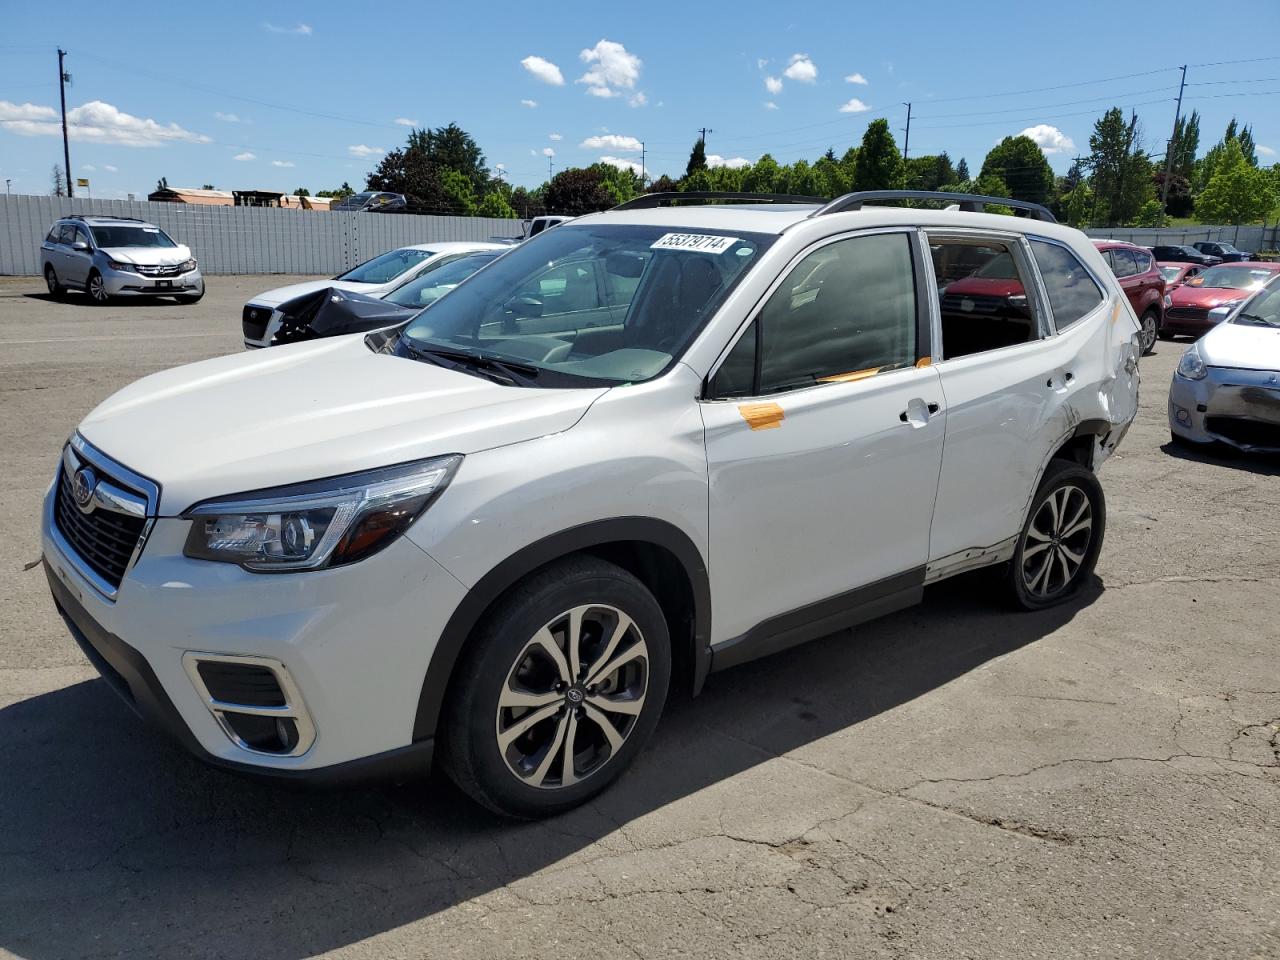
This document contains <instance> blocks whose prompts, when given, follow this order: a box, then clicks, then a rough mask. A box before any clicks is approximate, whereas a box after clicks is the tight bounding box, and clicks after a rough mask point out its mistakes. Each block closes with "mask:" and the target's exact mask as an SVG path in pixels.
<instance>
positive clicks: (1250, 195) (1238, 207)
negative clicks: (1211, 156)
mask: <svg viewBox="0 0 1280 960" xmlns="http://www.w3.org/2000/svg"><path fill="white" fill-rule="evenodd" d="M1275 205H1276V193H1275V186H1274V183H1273V178H1272V177H1271V176H1270V175H1269V174H1268V172H1267V171H1265V170H1259V169H1257V168H1256V167H1252V166H1250V165H1249V161H1248V160H1246V159H1245V156H1244V152H1243V151H1242V150H1241V149H1240V143H1239V140H1238V139H1231V140H1228V141H1227V142H1226V144H1225V146H1224V147H1223V152H1222V157H1221V158H1220V159H1219V161H1218V163H1217V164H1216V168H1215V170H1214V174H1213V178H1212V179H1211V180H1210V181H1209V182H1208V184H1207V185H1206V186H1205V188H1204V190H1203V191H1202V192H1201V194H1200V196H1199V197H1197V198H1196V212H1197V214H1198V215H1199V217H1200V219H1201V220H1202V221H1204V222H1207V223H1232V224H1241V223H1252V222H1253V221H1255V220H1261V219H1262V218H1263V217H1265V216H1267V215H1269V214H1270V213H1271V211H1272V209H1273V208H1274V207H1275Z"/></svg>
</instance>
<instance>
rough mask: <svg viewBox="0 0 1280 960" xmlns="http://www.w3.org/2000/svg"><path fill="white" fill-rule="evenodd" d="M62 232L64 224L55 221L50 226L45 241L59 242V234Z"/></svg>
mask: <svg viewBox="0 0 1280 960" xmlns="http://www.w3.org/2000/svg"><path fill="white" fill-rule="evenodd" d="M60 233H62V224H60V223H55V224H54V225H53V226H52V227H50V228H49V235H48V236H47V237H45V238H44V242H45V243H57V242H58V235H59V234H60Z"/></svg>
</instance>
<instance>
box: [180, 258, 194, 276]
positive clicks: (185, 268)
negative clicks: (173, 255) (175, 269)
mask: <svg viewBox="0 0 1280 960" xmlns="http://www.w3.org/2000/svg"><path fill="white" fill-rule="evenodd" d="M195 268H196V258H195V257H192V258H191V259H190V260H188V261H186V262H185V263H183V265H182V272H183V273H190V272H191V271H192V270H194V269H195Z"/></svg>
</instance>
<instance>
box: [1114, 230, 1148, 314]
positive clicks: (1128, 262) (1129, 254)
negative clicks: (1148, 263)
mask: <svg viewBox="0 0 1280 960" xmlns="http://www.w3.org/2000/svg"><path fill="white" fill-rule="evenodd" d="M1107 262H1108V263H1109V264H1111V272H1112V273H1114V274H1115V275H1116V279H1117V280H1119V281H1120V287H1121V288H1122V289H1123V290H1124V295H1125V296H1126V297H1128V298H1129V304H1130V306H1132V307H1133V312H1134V313H1136V314H1141V313H1142V280H1141V278H1139V276H1138V262H1137V260H1136V259H1135V257H1134V255H1133V251H1131V250H1125V249H1124V248H1123V247H1112V248H1111V249H1109V250H1108V251H1107Z"/></svg>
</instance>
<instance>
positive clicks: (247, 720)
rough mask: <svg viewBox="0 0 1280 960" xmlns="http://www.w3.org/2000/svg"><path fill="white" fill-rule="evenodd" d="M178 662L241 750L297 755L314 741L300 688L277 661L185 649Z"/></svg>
mask: <svg viewBox="0 0 1280 960" xmlns="http://www.w3.org/2000/svg"><path fill="white" fill-rule="evenodd" d="M182 664H183V666H184V667H186V670H187V676H189V677H190V678H191V682H192V683H193V684H194V685H195V688H196V691H197V692H198V693H199V694H200V699H201V700H202V701H203V702H204V705H205V707H207V708H208V710H209V712H210V713H211V714H213V718H214V719H215V720H216V721H218V726H220V727H221V728H222V732H223V733H225V734H226V735H227V737H228V738H229V739H230V740H231V742H232V743H234V744H235V745H236V746H237V747H240V748H241V749H242V750H248V751H249V752H250V753H263V754H268V755H270V756H276V757H297V756H301V755H302V754H304V753H306V752H307V751H308V750H310V749H311V745H312V744H313V743H315V739H316V729H315V725H314V724H313V723H312V721H311V715H310V713H308V712H307V707H306V704H304V703H303V701H302V692H301V691H300V690H299V689H298V686H297V684H296V683H294V681H293V677H292V676H290V674H289V671H288V669H287V668H286V667H285V665H284V664H283V663H281V662H280V661H279V660H274V659H272V658H270V657H256V656H235V655H228V654H217V653H196V652H188V653H186V654H184V655H183V657H182Z"/></svg>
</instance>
